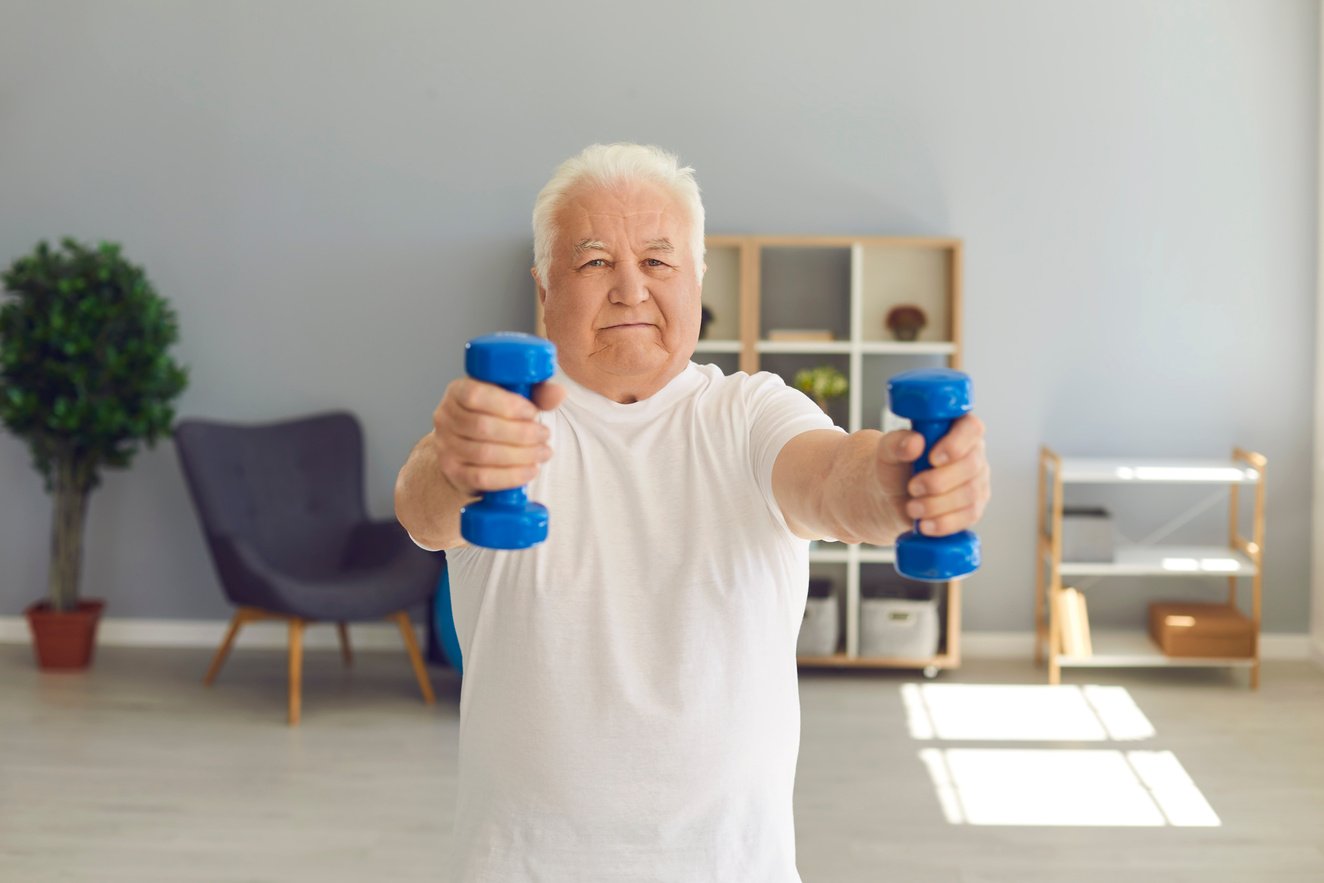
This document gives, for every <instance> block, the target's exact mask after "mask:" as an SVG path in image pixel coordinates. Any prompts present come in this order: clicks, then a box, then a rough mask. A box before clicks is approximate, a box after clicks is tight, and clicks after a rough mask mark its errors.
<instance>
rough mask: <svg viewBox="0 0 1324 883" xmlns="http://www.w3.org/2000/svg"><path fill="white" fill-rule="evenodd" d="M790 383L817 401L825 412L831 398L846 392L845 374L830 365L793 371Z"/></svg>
mask: <svg viewBox="0 0 1324 883" xmlns="http://www.w3.org/2000/svg"><path fill="white" fill-rule="evenodd" d="M791 385H792V386H794V387H795V388H796V389H798V390H800V391H801V392H802V393H804V394H805V395H807V396H809V397H810V398H811V399H813V400H814V401H816V402H818V406H819V407H820V408H822V409H823V413H825V414H826V413H827V410H828V402H829V401H830V400H831V399H835V398H838V397H840V396H844V395H845V394H846V388H847V384H846V376H845V375H844V374H842V373H841V372H840V371H838V370H837V369H836V368H833V367H832V366H831V365H819V366H818V367H816V368H805V369H803V370H800V371H797V372H795V377H793V378H792V379H791Z"/></svg>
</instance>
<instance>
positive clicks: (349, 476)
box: [174, 411, 368, 577]
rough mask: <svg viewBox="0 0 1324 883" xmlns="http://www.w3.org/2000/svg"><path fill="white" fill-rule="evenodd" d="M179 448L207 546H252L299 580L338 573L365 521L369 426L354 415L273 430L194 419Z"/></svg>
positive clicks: (178, 438)
mask: <svg viewBox="0 0 1324 883" xmlns="http://www.w3.org/2000/svg"><path fill="white" fill-rule="evenodd" d="M174 435H175V449H176V452H177V453H178V455H179V460H180V465H181V466H182V467H183V471H184V476H185V479H186V481H187V484H188V488H189V493H190V495H191V496H192V498H193V505H194V508H195V509H196V510H197V513H198V518H199V520H200V521H201V522H202V527H203V531H204V533H205V534H206V537H207V541H208V546H209V547H212V551H213V554H214V551H215V550H214V547H213V542H214V539H215V538H216V537H218V536H229V537H233V538H236V539H239V540H243V541H246V542H248V543H250V544H251V545H252V546H253V548H254V549H255V550H256V551H257V552H258V553H259V554H260V555H261V556H262V557H263V558H264V559H265V560H266V561H268V562H270V563H271V564H273V565H274V566H276V567H278V568H279V569H281V570H282V571H284V572H286V573H289V574H290V575H292V576H302V577H316V576H321V575H324V574H326V573H331V572H334V571H335V569H336V567H337V566H338V564H339V554H340V552H341V550H342V549H343V548H344V544H345V540H346V538H347V536H348V534H349V532H350V530H351V529H353V527H354V526H355V525H357V524H360V523H361V522H363V521H366V520H367V517H368V516H367V505H366V502H365V501H364V489H363V429H362V427H361V426H360V424H359V421H358V419H357V418H356V417H355V416H354V415H353V414H350V413H348V412H343V411H337V412H330V413H325V414H315V415H312V416H308V417H302V418H298V419H293V420H287V421H283V422H278V423H266V424H238V423H221V422H217V421H211V420H196V419H189V420H183V421H181V422H180V423H179V424H178V425H177V426H176V427H175V433H174Z"/></svg>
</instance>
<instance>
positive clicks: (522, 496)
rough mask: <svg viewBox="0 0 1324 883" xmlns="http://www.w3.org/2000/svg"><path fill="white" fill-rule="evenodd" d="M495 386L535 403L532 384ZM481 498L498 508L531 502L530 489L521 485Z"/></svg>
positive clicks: (487, 492) (498, 384)
mask: <svg viewBox="0 0 1324 883" xmlns="http://www.w3.org/2000/svg"><path fill="white" fill-rule="evenodd" d="M493 385H494V386H499V387H501V388H502V389H504V390H507V391H508V392H513V393H515V394H517V395H522V396H524V398H526V399H528V400H529V401H533V384H532V383H510V384H505V383H497V384H493ZM480 496H482V498H483V500H485V501H488V502H491V503H492V504H493V505H497V506H519V507H523V506H524V504H525V503H527V502H528V501H529V493H528V488H527V487H526V486H525V485H520V486H519V487H512V488H507V489H506V490H504V491H483V493H482V494H481V495H480Z"/></svg>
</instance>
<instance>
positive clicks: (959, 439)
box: [878, 414, 991, 536]
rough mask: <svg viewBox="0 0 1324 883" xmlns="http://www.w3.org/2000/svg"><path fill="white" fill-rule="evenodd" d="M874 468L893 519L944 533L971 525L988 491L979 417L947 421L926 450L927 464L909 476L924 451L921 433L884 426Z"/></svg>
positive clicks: (980, 512)
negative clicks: (885, 430) (929, 465)
mask: <svg viewBox="0 0 1324 883" xmlns="http://www.w3.org/2000/svg"><path fill="white" fill-rule="evenodd" d="M878 451H879V473H880V478H881V479H882V482H883V487H884V489H885V495H886V497H887V500H888V501H889V503H890V504H891V505H892V507H893V509H894V510H895V514H896V517H897V520H898V521H899V522H901V523H904V524H905V525H906V526H905V528H903V530H909V529H911V527H912V525H913V523H914V522H915V521H919V522H920V527H919V530H920V533H923V534H926V535H928V536H946V535H948V534H953V533H956V532H957V531H961V530H965V529H967V528H969V527H971V526H973V525H974V524H975V523H976V522H978V521H979V519H980V518H982V517H983V515H984V508H985V507H986V506H987V505H988V500H989V496H990V495H991V487H990V480H989V479H990V474H989V468H988V457H987V456H986V454H985V450H984V423H983V421H982V420H980V419H979V418H978V417H976V416H974V415H973V414H966V415H965V416H964V417H962V418H960V419H959V420H956V421H954V422H953V423H952V427H951V429H950V430H949V431H948V432H947V434H946V435H944V436H943V437H942V438H940V439H939V440H938V442H937V443H936V444H935V445H934V446H933V450H932V451H931V452H930V454H929V462H931V463H932V464H933V468H932V469H928V470H925V471H924V472H921V473H920V474H919V475H915V476H914V477H911V469H912V464H914V462H915V461H916V460H918V459H919V458H920V455H922V454H923V453H924V436H922V435H920V434H919V433H918V432H915V431H913V430H909V429H901V430H896V431H894V432H889V433H887V434H886V435H884V436H883V437H882V439H881V440H880V441H879V444H878Z"/></svg>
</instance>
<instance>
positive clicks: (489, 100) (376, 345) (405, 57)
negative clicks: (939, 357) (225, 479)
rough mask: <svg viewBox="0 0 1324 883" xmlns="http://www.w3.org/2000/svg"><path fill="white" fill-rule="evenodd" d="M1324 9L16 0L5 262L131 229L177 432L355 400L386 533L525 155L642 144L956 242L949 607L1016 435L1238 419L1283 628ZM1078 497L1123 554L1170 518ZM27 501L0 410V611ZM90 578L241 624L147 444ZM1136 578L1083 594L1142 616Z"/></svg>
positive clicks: (727, 191) (175, 476)
mask: <svg viewBox="0 0 1324 883" xmlns="http://www.w3.org/2000/svg"><path fill="white" fill-rule="evenodd" d="M811 9H812V11H811ZM1316 22H1317V10H1316V5H1315V4H1314V3H1312V2H1305V0H1302V2H1271V3H1247V2H1241V0H1236V2H1202V3H1179V2H1165V3H1147V2H1146V3H1142V2H1131V3H1115V2H1093V3H1084V2H1055V0H1041V2H1017V3H1009V2H1004V3H987V2H946V3H913V2H912V3H903V2H872V3H831V2H829V3H818V4H814V5H813V6H812V7H811V6H807V5H806V4H804V3H794V2H785V0H776V2H764V3H758V4H744V5H739V6H738V5H736V4H720V5H719V4H712V5H711V6H710V5H709V4H688V3H681V4H673V5H670V6H665V5H664V6H660V7H659V6H657V5H656V4H654V5H652V6H646V7H640V8H639V9H632V8H626V7H625V6H623V5H622V4H617V3H598V2H593V0H586V2H583V3H579V4H574V5H570V4H557V5H552V4H543V3H537V2H521V3H516V4H489V5H480V4H464V5H460V4H441V3H433V2H409V3H405V2H393V3H372V4H368V3H327V2H322V0H317V2H279V3H267V2H248V3H200V2H197V3H187V4H186V3H179V4H164V3H130V2H95V3H93V2H85V3H72V2H66V3H58V4H55V3H46V2H40V0H34V2H14V0H4V2H3V4H2V5H0V261H3V262H4V263H5V264H7V263H8V262H9V261H11V260H12V259H13V258H15V257H17V256H18V255H20V254H23V253H26V252H27V251H28V250H29V249H30V248H31V247H32V246H33V245H34V244H35V242H36V241H37V240H38V239H40V238H54V237H57V236H59V235H62V234H72V235H75V236H79V237H81V238H85V239H95V238H112V239H115V240H118V241H120V242H122V243H123V244H124V246H125V248H126V250H127V252H128V254H129V256H130V257H131V258H133V259H134V260H136V261H139V262H141V263H143V264H144V265H145V266H146V267H147V269H148V272H149V274H150V275H151V277H152V278H153V280H154V281H155V283H156V284H157V286H158V288H159V290H160V291H161V292H162V293H163V294H165V295H167V296H169V297H170V298H171V299H172V300H173V302H174V303H175V305H176V306H177V308H178V310H179V313H180V317H181V321H182V327H183V336H182V344H181V346H180V354H181V356H182V359H183V360H184V361H185V362H186V363H188V364H189V365H190V366H191V368H192V371H193V384H192V386H191V387H190V389H189V390H188V392H187V394H186V395H185V397H184V399H183V402H182V408H181V415H207V416H212V417H223V418H233V419H239V420H267V419H274V418H279V417H283V416H285V415H289V414H295V413H302V412H308V411H313V410H317V409H321V408H327V407H340V406H345V407H349V408H352V409H354V410H355V411H357V412H358V413H359V414H360V415H361V416H362V417H363V419H364V420H365V421H366V423H367V426H368V434H369V441H368V444H369V450H368V454H369V458H370V464H369V465H370V469H369V479H368V492H369V499H370V503H371V506H372V508H373V509H374V510H375V512H376V513H377V514H378V515H382V516H385V515H388V514H389V513H390V512H391V486H392V482H393V479H394V476H395V472H396V469H397V468H398V466H399V464H400V463H401V461H402V459H403V457H404V455H405V454H406V452H407V451H408V449H409V447H410V446H411V445H412V443H413V442H414V441H415V440H416V439H417V438H418V436H419V435H421V434H422V433H423V432H424V431H426V430H427V428H428V426H429V415H430V412H431V410H432V408H433V406H434V404H435V402H436V400H437V399H438V397H439V396H440V394H441V392H442V390H443V388H444V385H445V383H446V382H447V380H448V379H449V378H450V377H451V376H453V375H454V374H455V372H456V370H457V367H458V365H459V358H460V347H461V345H462V343H463V341H464V340H465V339H466V338H468V337H470V336H472V335H474V334H477V333H482V332H488V331H492V330H494V329H503V328H509V329H520V328H524V329H528V328H530V326H531V301H530V296H531V291H530V283H529V279H528V275H527V269H526V268H527V267H528V265H529V262H530V254H529V245H528V242H529V229H528V215H529V208H530V205H531V202H532V199H533V196H534V194H535V193H536V192H537V190H538V188H539V186H540V185H541V183H542V182H543V181H544V180H545V178H546V176H547V175H548V174H549V173H550V171H551V170H552V168H553V167H554V166H555V165H556V163H557V162H558V161H559V160H561V159H562V158H564V157H565V156H567V155H569V154H570V153H572V152H574V151H576V150H577V149H578V148H580V147H582V146H583V145H585V144H587V143H589V142H592V141H595V140H614V139H631V140H639V141H649V142H657V143H661V144H664V145H667V146H669V147H671V148H673V149H675V150H677V151H679V152H680V153H681V155H682V157H683V158H684V159H685V160H687V161H689V162H690V163H692V164H693V165H694V166H695V167H696V169H697V170H698V172H699V175H700V180H701V183H702V185H703V188H704V195H705V201H706V204H707V208H708V217H709V219H710V225H709V232H712V233H739V232H782V233H804V234H847V233H862V234H863V233H867V234H944V235H956V236H960V237H963V238H964V239H965V240H966V243H967V250H966V258H967V263H966V280H967V288H966V312H965V318H966V321H967V328H968V350H967V353H968V357H967V363H966V364H967V368H968V369H969V370H970V371H971V372H972V373H973V375H974V376H975V378H976V384H977V387H976V388H977V392H978V405H979V411H980V413H982V415H983V417H984V418H985V420H986V421H987V423H988V425H989V427H990V436H989V451H990V457H991V460H992V462H993V467H994V472H995V486H994V501H993V504H992V505H991V506H990V508H989V510H988V513H987V516H986V520H985V523H984V525H983V527H982V533H983V537H984V542H985V547H986V553H985V554H986V558H987V565H986V567H985V569H984V571H983V572H982V573H981V574H979V575H978V577H977V578H975V579H972V580H971V582H970V584H969V587H968V590H967V592H966V599H967V602H966V625H967V628H968V629H970V630H1026V629H1028V628H1029V627H1030V611H1031V596H1032V591H1031V586H1032V569H1031V558H1032V554H1031V549H1032V543H1033V530H1034V523H1033V506H1034V502H1033V501H1034V491H1033V486H1032V482H1033V481H1034V478H1035V468H1036V455H1037V449H1038V446H1039V445H1040V444H1041V443H1048V444H1051V445H1053V446H1055V447H1057V448H1059V449H1061V450H1063V451H1066V452H1070V453H1076V454H1106V453H1113V452H1116V453H1120V454H1136V455H1143V454H1149V455H1166V456H1184V455H1201V456H1221V455H1223V454H1225V453H1226V452H1227V451H1228V449H1229V448H1230V447H1231V445H1233V444H1241V445H1245V446H1248V447H1251V448H1255V449H1258V450H1261V451H1263V452H1264V453H1266V454H1267V455H1268V457H1269V460H1270V463H1271V472H1270V474H1271V480H1270V488H1269V498H1270V506H1271V508H1270V512H1271V515H1270V519H1269V543H1268V552H1267V555H1268V563H1267V588H1268V594H1267V597H1266V600H1265V615H1266V619H1267V627H1268V629H1269V630H1271V631H1280V632H1304V631H1306V628H1307V626H1306V623H1307V609H1308V603H1309V602H1308V583H1307V580H1308V563H1309V560H1308V537H1309V531H1308V528H1309V522H1308V519H1309V512H1310V508H1309V497H1308V495H1309V491H1310V482H1309V480H1308V476H1309V475H1310V469H1309V465H1310V462H1309V459H1308V458H1309V456H1310V427H1311V408H1312V376H1313V371H1312V364H1313V362H1312V352H1313V350H1312V347H1313V345H1314V341H1313V332H1312V328H1313V318H1314V307H1313V268H1314V252H1313V244H1314V232H1315V211H1314V202H1313V195H1314V192H1315V175H1316V173H1315V160H1314V157H1315V149H1316V134H1315V132H1316V129H1315V123H1316V89H1317V86H1316V78H1315V71H1316V64H1317V62H1318V57H1317V56H1318V51H1317V48H1316V44H1315V34H1316ZM1103 501H1104V502H1113V503H1114V504H1115V505H1116V506H1117V507H1118V509H1119V514H1121V515H1122V516H1124V517H1125V518H1128V519H1135V521H1134V523H1128V524H1127V530H1128V533H1129V534H1131V535H1132V536H1134V537H1138V536H1141V535H1143V534H1144V533H1145V532H1146V531H1147V530H1148V529H1150V528H1152V527H1153V526H1154V525H1156V524H1158V523H1161V522H1162V521H1164V520H1166V518H1167V516H1168V515H1170V514H1173V511H1176V509H1180V508H1183V507H1184V505H1185V501H1184V500H1165V499H1161V500H1158V501H1150V502H1147V503H1144V504H1135V505H1128V504H1127V501H1125V500H1122V499H1120V498H1119V499H1116V500H1111V499H1108V500H1103ZM1172 507H1175V509H1173V508H1172ZM49 514H50V505H49V501H48V500H47V498H46V496H45V495H44V493H43V492H42V490H41V488H40V486H39V483H38V481H37V478H36V473H35V472H33V471H32V469H31V468H30V465H29V463H28V459H27V453H26V450H25V449H24V448H23V447H22V446H21V445H20V444H19V443H18V442H17V441H16V440H15V439H13V438H12V437H10V436H8V435H0V615H14V614H17V613H18V612H19V611H20V610H21V609H22V607H23V606H24V604H25V603H26V602H27V601H29V600H31V599H33V598H36V597H37V596H39V595H40V594H41V593H42V591H43V587H44V581H45V574H46V547H47V542H48V519H49ZM1207 525H1208V526H1209V527H1210V529H1211V530H1212V531H1213V536H1214V537H1215V538H1217V537H1219V536H1221V531H1222V530H1223V529H1224V528H1223V525H1224V520H1223V517H1222V516H1221V515H1220V514H1217V513H1214V514H1211V515H1210V516H1209V517H1208V519H1207ZM87 563H88V567H87V571H86V584H85V591H86V592H87V593H88V594H93V595H100V596H104V597H106V598H108V599H109V601H110V603H111V612H112V614H114V615H119V616H140V617H166V618H170V617H222V616H224V615H225V614H226V606H225V605H224V603H223V602H222V600H221V596H220V593H219V591H218V589H217V587H216V585H215V583H214V578H213V576H212V574H211V571H210V568H209V565H208V562H207V559H206V557H205V554H204V548H203V545H202V542H201V539H200V537H199V534H198V530H197V526H196V524H195V522H194V519H193V515H192V513H191V510H190V509H189V506H188V502H187V498H186V496H185V493H184V489H183V485H182V483H181V479H180V475H179V471H178V468H177V465H176V462H175V459H174V452H173V450H172V449H171V447H170V445H169V444H165V445H162V446H160V447H158V448H157V449H156V450H154V451H151V452H146V453H144V454H143V455H142V456H141V457H140V458H139V459H138V460H137V461H136V463H135V464H134V466H133V468H132V469H131V470H130V471H129V472H127V473H110V474H109V475H108V477H107V481H106V483H105V486H104V487H103V488H102V490H100V491H99V492H98V493H97V495H96V496H95V497H94V499H93V502H92V509H91V514H90V526H89V533H88V537H87ZM1128 591H1130V590H1129V589H1128V588H1127V587H1125V586H1121V587H1119V588H1118V589H1117V592H1116V594H1117V595H1118V598H1117V600H1116V602H1115V603H1113V602H1111V601H1110V600H1109V599H1108V598H1106V597H1104V596H1103V595H1099V596H1098V598H1099V602H1100V604H1099V606H1101V607H1103V608H1107V607H1109V606H1111V607H1112V608H1113V609H1112V611H1111V615H1115V616H1117V617H1119V618H1127V617H1132V616H1133V615H1134V611H1133V610H1131V607H1132V605H1130V604H1128V603H1125V598H1126V597H1127V596H1126V593H1127V592H1128ZM1091 603H1092V604H1094V603H1095V601H1094V600H1093V596H1092V601H1091ZM1092 609H1095V610H1097V609H1098V607H1095V608H1092ZM1101 615H1103V616H1107V615H1110V614H1109V611H1108V610H1107V609H1104V610H1103V611H1102V613H1101Z"/></svg>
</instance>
